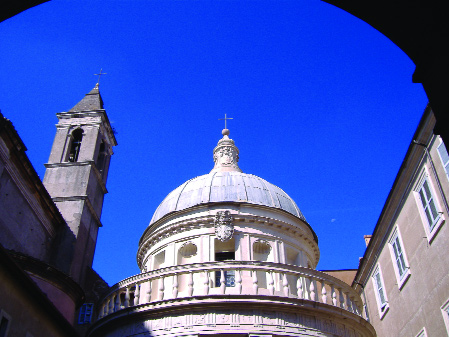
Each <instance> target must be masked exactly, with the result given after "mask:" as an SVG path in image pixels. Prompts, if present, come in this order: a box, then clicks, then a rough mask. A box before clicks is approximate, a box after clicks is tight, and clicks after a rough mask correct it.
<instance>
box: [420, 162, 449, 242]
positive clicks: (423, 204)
mask: <svg viewBox="0 0 449 337" xmlns="http://www.w3.org/2000/svg"><path fill="white" fill-rule="evenodd" d="M415 196H416V201H417V203H418V204H419V209H420V214H421V218H422V223H423V225H424V230H425V231H426V234H427V239H428V240H429V242H431V241H432V240H433V238H434V236H435V234H436V233H437V232H438V229H439V227H440V226H441V225H442V224H443V222H444V217H443V212H441V211H440V206H439V204H438V200H437V199H436V198H435V190H434V188H433V186H432V181H431V180H430V176H429V174H428V173H427V170H426V169H424V171H423V173H422V174H421V178H420V179H419V182H418V184H417V185H416V188H415Z"/></svg>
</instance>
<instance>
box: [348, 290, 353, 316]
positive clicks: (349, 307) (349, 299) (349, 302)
mask: <svg viewBox="0 0 449 337" xmlns="http://www.w3.org/2000/svg"><path fill="white" fill-rule="evenodd" d="M346 310H348V311H350V312H354V311H353V308H352V301H351V298H350V297H349V293H346Z"/></svg>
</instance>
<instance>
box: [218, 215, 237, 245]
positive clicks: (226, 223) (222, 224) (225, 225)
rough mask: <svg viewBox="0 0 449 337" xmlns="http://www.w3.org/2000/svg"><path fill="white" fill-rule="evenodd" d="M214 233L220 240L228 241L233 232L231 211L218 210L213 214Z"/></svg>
mask: <svg viewBox="0 0 449 337" xmlns="http://www.w3.org/2000/svg"><path fill="white" fill-rule="evenodd" d="M214 225H215V235H216V236H217V237H218V238H219V239H220V241H221V242H225V241H228V240H229V239H230V238H232V235H233V234H234V224H233V223H232V216H231V212H229V211H219V212H217V214H216V215H215V221H214Z"/></svg>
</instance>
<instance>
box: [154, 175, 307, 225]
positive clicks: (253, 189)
mask: <svg viewBox="0 0 449 337" xmlns="http://www.w3.org/2000/svg"><path fill="white" fill-rule="evenodd" d="M211 202H247V203H250V204H256V205H263V206H268V207H274V208H278V209H282V210H284V211H287V212H289V213H290V214H293V215H295V216H297V217H298V218H300V219H302V220H304V221H305V218H304V216H303V215H302V213H301V211H300V210H299V208H298V206H296V203H295V202H294V201H293V199H292V198H290V197H289V196H288V195H287V193H285V192H284V191H283V190H282V189H280V188H279V187H277V186H276V185H273V184H271V183H269V182H268V181H266V180H264V179H262V178H259V177H257V176H255V175H252V174H246V173H242V172H237V171H218V172H211V173H209V174H205V175H202V176H199V177H196V178H193V179H190V180H188V181H186V182H185V183H184V184H182V185H181V186H179V187H178V188H176V189H175V190H173V191H172V192H171V193H170V194H169V195H167V197H166V198H165V199H164V200H163V201H162V203H161V204H160V205H159V207H158V208H157V209H156V212H154V215H153V218H152V219H151V223H153V222H155V221H157V220H159V219H160V218H162V217H163V216H164V215H166V214H168V213H171V212H174V211H180V210H183V209H187V208H189V207H192V206H196V205H200V204H206V203H211Z"/></svg>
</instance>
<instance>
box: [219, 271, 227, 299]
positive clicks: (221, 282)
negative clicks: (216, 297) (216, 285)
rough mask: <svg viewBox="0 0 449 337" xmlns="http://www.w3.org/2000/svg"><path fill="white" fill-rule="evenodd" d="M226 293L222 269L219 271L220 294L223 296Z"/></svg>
mask: <svg viewBox="0 0 449 337" xmlns="http://www.w3.org/2000/svg"><path fill="white" fill-rule="evenodd" d="M225 292H226V278H225V273H224V270H223V269H220V294H222V295H223V294H224V293H225Z"/></svg>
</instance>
